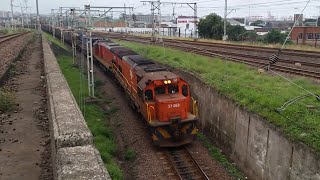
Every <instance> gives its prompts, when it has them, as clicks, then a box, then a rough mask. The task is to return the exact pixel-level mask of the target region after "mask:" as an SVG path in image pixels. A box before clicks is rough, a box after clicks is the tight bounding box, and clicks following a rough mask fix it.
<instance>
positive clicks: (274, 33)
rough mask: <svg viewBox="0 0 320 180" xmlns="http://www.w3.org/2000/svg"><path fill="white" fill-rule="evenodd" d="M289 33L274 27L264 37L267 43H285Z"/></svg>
mask: <svg viewBox="0 0 320 180" xmlns="http://www.w3.org/2000/svg"><path fill="white" fill-rule="evenodd" d="M287 36H288V33H281V32H280V31H279V30H275V29H272V30H271V31H270V32H269V33H268V34H267V35H266V37H265V38H264V42H265V43H280V44H281V43H284V41H285V39H286V37H287Z"/></svg>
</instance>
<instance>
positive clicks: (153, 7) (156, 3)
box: [140, 0, 161, 42]
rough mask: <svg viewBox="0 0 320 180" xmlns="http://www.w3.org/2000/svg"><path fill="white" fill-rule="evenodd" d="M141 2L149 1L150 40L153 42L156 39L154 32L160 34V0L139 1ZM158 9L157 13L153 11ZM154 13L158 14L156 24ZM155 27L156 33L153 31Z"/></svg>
mask: <svg viewBox="0 0 320 180" xmlns="http://www.w3.org/2000/svg"><path fill="white" fill-rule="evenodd" d="M140 2H142V3H146V2H147V3H150V4H151V14H152V31H151V41H153V42H155V41H156V40H157V37H156V34H157V35H158V36H159V35H160V25H161V17H160V16H161V11H160V5H161V2H160V0H157V1H152V0H151V1H149V0H148V1H140ZM156 9H157V10H158V13H157V14H156V13H155V10H156ZM156 15H158V18H157V21H158V26H157V23H156ZM156 28H157V31H158V32H157V33H156V32H155V30H156Z"/></svg>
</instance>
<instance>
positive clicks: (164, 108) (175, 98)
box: [156, 94, 187, 121]
mask: <svg viewBox="0 0 320 180" xmlns="http://www.w3.org/2000/svg"><path fill="white" fill-rule="evenodd" d="M186 107H187V103H186V98H185V97H184V96H182V95H179V94H175V95H170V96H168V95H166V96H158V97H157V98H156V108H157V109H158V111H157V118H158V119H159V120H160V121H171V120H172V119H180V120H181V119H186V118H187V108H186Z"/></svg>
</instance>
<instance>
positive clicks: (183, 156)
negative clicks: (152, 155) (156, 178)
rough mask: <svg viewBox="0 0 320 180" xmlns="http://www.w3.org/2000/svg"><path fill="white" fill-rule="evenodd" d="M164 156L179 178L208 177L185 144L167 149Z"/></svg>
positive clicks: (204, 178) (187, 179) (204, 179)
mask: <svg viewBox="0 0 320 180" xmlns="http://www.w3.org/2000/svg"><path fill="white" fill-rule="evenodd" d="M166 156H167V159H168V160H169V162H170V165H171V166H172V168H173V169H174V171H175V174H176V176H177V177H178V178H179V179H180V180H196V179H201V180H209V179H210V178H209V177H208V176H207V174H206V173H205V172H204V171H203V169H202V168H201V167H200V165H199V163H198V162H197V161H196V160H195V159H194V157H193V156H192V154H191V153H190V152H189V150H188V149H187V148H186V147H185V146H184V147H182V148H175V149H169V150H167V151H166Z"/></svg>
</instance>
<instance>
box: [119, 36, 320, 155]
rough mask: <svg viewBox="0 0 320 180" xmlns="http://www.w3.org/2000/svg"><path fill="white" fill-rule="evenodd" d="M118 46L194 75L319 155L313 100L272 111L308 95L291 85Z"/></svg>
mask: <svg viewBox="0 0 320 180" xmlns="http://www.w3.org/2000/svg"><path fill="white" fill-rule="evenodd" d="M120 43H121V44H122V45H124V46H127V47H129V48H131V49H132V50H134V51H136V52H138V53H140V54H141V55H143V56H145V57H147V58H150V59H153V60H155V61H158V62H160V63H163V64H167V65H169V66H172V67H175V68H181V69H185V70H187V71H190V72H193V73H194V74H197V75H198V76H199V77H201V79H202V80H203V81H204V82H206V83H207V84H209V85H211V86H212V87H214V88H216V89H217V90H218V91H219V92H220V93H222V94H223V95H225V96H226V97H228V98H230V99H232V100H234V101H235V102H236V103H238V104H240V105H242V106H244V107H246V109H248V110H249V111H251V112H255V113H257V114H259V115H260V116H261V117H263V118H265V119H267V120H268V121H269V122H271V123H272V124H274V125H276V126H278V127H280V128H281V129H282V130H283V131H284V132H285V134H286V135H287V136H288V137H290V138H292V139H294V140H301V141H303V142H304V143H306V144H308V145H310V146H311V147H313V148H314V149H316V150H317V151H318V152H319V151H320V123H319V121H320V118H319V117H320V102H319V101H317V99H316V98H315V97H309V98H306V99H303V100H300V101H298V102H296V103H294V104H292V105H290V106H288V107H287V108H286V109H285V110H284V111H282V112H277V111H275V109H277V108H279V107H281V106H282V105H283V104H284V103H285V102H287V101H288V100H290V99H293V98H295V97H298V96H302V95H305V94H308V93H307V92H306V91H303V90H301V89H300V88H298V87H297V86H295V85H293V84H292V83H290V82H288V81H286V80H284V79H282V78H280V77H278V76H276V75H270V74H267V73H263V74H259V73H258V72H257V70H256V69H254V68H251V67H248V66H246V65H244V64H239V63H234V62H229V61H225V60H221V59H219V58H210V57H205V56H201V55H196V54H192V53H186V52H182V51H178V50H173V49H170V48H164V47H160V46H145V45H141V44H138V43H131V42H124V41H121V42H120ZM292 81H293V82H294V83H296V84H298V85H300V86H302V87H304V88H306V89H308V90H309V91H311V92H313V93H315V94H320V88H319V85H317V84H315V83H314V82H312V81H311V80H308V79H306V78H302V77H294V78H292ZM191 86H192V84H191Z"/></svg>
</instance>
